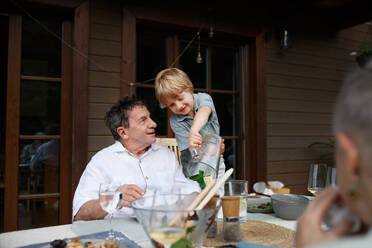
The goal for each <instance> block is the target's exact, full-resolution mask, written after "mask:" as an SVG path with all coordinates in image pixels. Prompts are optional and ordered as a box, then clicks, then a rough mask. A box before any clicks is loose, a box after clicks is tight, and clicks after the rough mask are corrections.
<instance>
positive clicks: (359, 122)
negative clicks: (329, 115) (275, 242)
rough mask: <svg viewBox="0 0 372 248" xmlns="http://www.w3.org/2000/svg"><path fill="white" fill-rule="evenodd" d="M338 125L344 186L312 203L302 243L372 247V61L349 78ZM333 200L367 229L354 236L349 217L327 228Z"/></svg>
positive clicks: (303, 220) (301, 225) (321, 247)
mask: <svg viewBox="0 0 372 248" xmlns="http://www.w3.org/2000/svg"><path fill="white" fill-rule="evenodd" d="M333 127H334V134H335V136H336V140H337V149H336V163H337V184H338V186H339V188H338V189H334V188H332V187H329V188H327V189H325V190H323V191H322V192H320V193H319V195H317V196H316V197H315V199H314V200H312V201H311V202H310V204H309V206H308V207H307V209H306V210H305V211H304V213H303V215H302V216H301V217H300V218H299V220H298V223H297V234H296V240H297V244H296V247H297V248H302V247H312V248H315V247H316V248H349V247H353V248H367V247H372V163H371V161H372V152H371V151H372V62H371V63H369V65H368V66H367V67H366V68H364V69H358V70H356V71H355V72H353V73H352V74H351V75H349V76H348V77H347V79H346V80H345V82H344V84H343V86H342V88H341V91H340V95H339V97H338V100H337V102H336V108H335V113H334V125H333ZM333 204H335V205H340V204H341V205H343V206H345V207H347V208H348V209H349V210H350V211H351V212H353V213H354V214H355V215H356V216H357V217H359V219H360V220H361V222H362V223H363V224H364V225H363V226H364V229H363V228H362V229H361V230H360V232H359V233H357V234H356V233H354V234H353V235H351V234H350V231H351V230H352V226H353V222H351V221H350V219H347V218H346V219H344V221H342V222H340V223H339V224H338V225H335V226H334V227H333V228H332V229H331V230H329V231H327V232H325V231H324V230H323V229H322V228H321V227H322V220H323V219H324V216H326V215H327V213H328V212H329V211H330V209H331V206H332V205H333ZM334 216H335V215H334ZM338 216H340V215H338ZM335 217H336V216H335ZM335 219H337V218H335Z"/></svg>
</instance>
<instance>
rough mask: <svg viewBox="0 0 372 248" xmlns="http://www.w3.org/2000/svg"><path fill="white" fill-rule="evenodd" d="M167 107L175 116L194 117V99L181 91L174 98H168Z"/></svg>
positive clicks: (189, 94)
mask: <svg viewBox="0 0 372 248" xmlns="http://www.w3.org/2000/svg"><path fill="white" fill-rule="evenodd" d="M167 107H168V108H169V109H170V110H171V111H172V112H173V113H175V114H179V115H189V116H191V117H193V116H194V112H193V108H194V97H193V96H192V94H191V93H189V92H186V91H183V92H181V93H179V94H178V95H177V96H176V97H174V98H169V99H168V102H167Z"/></svg>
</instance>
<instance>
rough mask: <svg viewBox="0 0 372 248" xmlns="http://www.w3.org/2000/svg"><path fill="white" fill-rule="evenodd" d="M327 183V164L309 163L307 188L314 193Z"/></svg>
mask: <svg viewBox="0 0 372 248" xmlns="http://www.w3.org/2000/svg"><path fill="white" fill-rule="evenodd" d="M326 184H327V165H326V164H320V163H319V164H311V166H310V172H309V181H308V185H307V190H308V191H309V192H310V193H311V194H313V195H316V194H318V193H319V191H321V190H323V189H324V188H325V187H326Z"/></svg>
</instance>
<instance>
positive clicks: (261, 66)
mask: <svg viewBox="0 0 372 248" xmlns="http://www.w3.org/2000/svg"><path fill="white" fill-rule="evenodd" d="M255 69H256V71H255V74H256V85H257V86H256V98H257V105H256V108H257V109H256V111H257V114H256V118H257V166H258V168H257V181H266V177H267V163H266V160H267V158H266V156H267V155H266V142H267V135H266V82H265V76H264V75H265V39H264V33H261V34H259V35H258V36H257V37H256V68H255Z"/></svg>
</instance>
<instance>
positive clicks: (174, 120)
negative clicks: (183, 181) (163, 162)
mask: <svg viewBox="0 0 372 248" xmlns="http://www.w3.org/2000/svg"><path fill="white" fill-rule="evenodd" d="M193 92H194V86H193V84H192V82H191V80H190V78H189V77H188V76H187V74H186V73H185V72H183V71H181V70H180V69H177V68H168V69H165V70H162V71H160V72H159V73H158V74H157V76H156V78H155V96H156V98H157V100H158V101H159V103H160V104H162V105H164V106H167V107H168V108H169V109H170V110H171V111H172V112H173V114H172V116H171V118H170V125H171V128H172V130H173V132H174V134H175V136H176V140H177V144H178V147H179V149H180V151H181V163H182V165H183V170H184V171H185V167H186V166H187V165H188V163H189V161H190V160H191V152H190V150H189V149H188V148H200V147H201V143H202V138H203V137H204V136H205V135H206V134H217V135H219V134H220V125H219V123H218V118H217V113H216V110H215V107H214V104H213V100H212V97H211V96H210V95H208V94H206V93H196V94H195V93H193ZM224 172H225V164H224V163H223V158H221V163H220V170H219V172H218V175H219V176H221V175H223V173H224Z"/></svg>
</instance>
